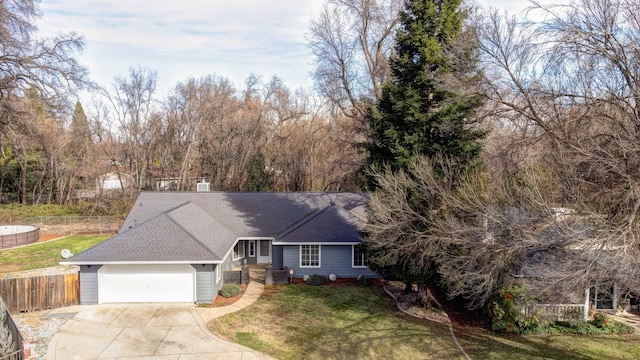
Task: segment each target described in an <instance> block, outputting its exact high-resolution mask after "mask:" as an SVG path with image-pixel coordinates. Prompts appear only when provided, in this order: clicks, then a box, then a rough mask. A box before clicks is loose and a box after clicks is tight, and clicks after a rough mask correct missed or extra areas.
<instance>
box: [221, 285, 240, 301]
mask: <svg viewBox="0 0 640 360" xmlns="http://www.w3.org/2000/svg"><path fill="white" fill-rule="evenodd" d="M218 294H220V295H221V296H222V297H225V298H232V297H234V296H238V295H240V294H242V289H240V286H238V285H236V284H224V285H222V288H221V289H220V291H218Z"/></svg>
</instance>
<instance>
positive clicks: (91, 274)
mask: <svg viewBox="0 0 640 360" xmlns="http://www.w3.org/2000/svg"><path fill="white" fill-rule="evenodd" d="M100 267H101V265H82V266H80V304H81V305H93V304H97V303H98V269H100Z"/></svg>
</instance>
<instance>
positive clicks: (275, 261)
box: [271, 245, 284, 270]
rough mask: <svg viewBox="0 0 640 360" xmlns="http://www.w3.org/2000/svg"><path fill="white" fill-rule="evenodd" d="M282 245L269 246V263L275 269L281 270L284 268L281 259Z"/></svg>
mask: <svg viewBox="0 0 640 360" xmlns="http://www.w3.org/2000/svg"><path fill="white" fill-rule="evenodd" d="M283 248H284V246H282V245H273V246H272V248H271V251H272V253H271V264H272V265H273V268H274V269H276V270H282V269H283V268H284V264H283V260H282V249H283Z"/></svg>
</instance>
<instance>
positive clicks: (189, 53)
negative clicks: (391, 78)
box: [38, 0, 529, 96]
mask: <svg viewBox="0 0 640 360" xmlns="http://www.w3.org/2000/svg"><path fill="white" fill-rule="evenodd" d="M480 2H481V3H484V4H490V5H491V6H493V7H498V8H502V9H506V10H508V11H510V12H518V11H520V10H522V9H524V8H525V7H526V6H528V5H529V3H528V2H527V1H526V0H511V1H509V0H494V1H490V0H482V1H480ZM324 3H325V0H181V1H175V0H133V1H132V0H91V1H87V0H41V2H40V10H41V13H42V18H41V19H40V20H39V22H38V28H39V31H40V34H41V35H44V36H47V35H54V34H57V33H69V32H72V31H75V32H76V33H78V34H80V35H82V36H84V38H85V41H86V46H85V49H84V51H83V53H82V54H81V55H80V57H79V59H80V62H81V63H82V64H83V65H85V66H86V67H87V68H88V69H89V71H90V76H91V78H92V80H94V81H96V82H97V83H98V84H99V85H108V84H110V83H111V82H112V81H113V79H114V77H116V76H126V75H127V73H128V71H129V69H130V68H131V67H138V66H142V67H147V68H150V69H152V70H156V71H157V72H158V89H157V91H158V93H159V94H158V95H160V96H163V95H166V94H167V92H168V91H169V90H170V89H171V88H173V87H174V86H175V85H176V83H177V82H179V81H185V80H187V79H188V78H190V77H196V78H200V77H202V76H206V75H210V74H216V75H218V76H221V77H225V78H228V79H229V80H230V81H231V82H232V83H233V84H234V85H235V86H236V88H242V87H243V86H244V81H245V79H246V78H247V77H248V76H249V75H250V74H255V75H259V76H262V77H263V79H264V80H265V81H266V80H269V79H270V78H271V77H272V76H274V75H277V76H278V77H280V78H281V79H282V80H283V81H284V83H285V85H287V86H288V87H289V88H291V89H297V88H310V87H311V86H312V84H313V82H312V80H311V78H310V73H311V71H312V69H313V57H312V55H311V53H310V51H309V49H308V47H307V45H306V41H305V36H306V35H307V34H308V28H309V23H310V21H311V20H312V19H313V18H314V17H317V15H318V14H319V12H320V10H321V8H322V5H323V4H324Z"/></svg>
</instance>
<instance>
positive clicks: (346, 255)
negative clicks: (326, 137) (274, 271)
mask: <svg viewBox="0 0 640 360" xmlns="http://www.w3.org/2000/svg"><path fill="white" fill-rule="evenodd" d="M282 255H283V256H282V258H283V266H287V267H289V269H293V271H294V273H293V277H298V278H299V277H302V276H304V275H313V274H319V275H325V276H328V275H329V274H336V276H337V277H339V278H356V277H358V276H360V275H364V276H368V277H377V275H376V274H375V273H374V272H372V271H371V270H369V268H354V267H351V257H352V256H353V255H352V253H351V245H321V246H320V266H321V267H320V268H300V259H299V258H300V246H299V245H285V246H283V249H282Z"/></svg>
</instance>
